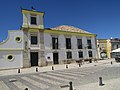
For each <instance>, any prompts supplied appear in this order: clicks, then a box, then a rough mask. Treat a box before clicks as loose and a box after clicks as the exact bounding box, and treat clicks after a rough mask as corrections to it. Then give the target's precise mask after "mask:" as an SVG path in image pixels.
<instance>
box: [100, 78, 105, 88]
mask: <svg viewBox="0 0 120 90" xmlns="http://www.w3.org/2000/svg"><path fill="white" fill-rule="evenodd" d="M103 85H104V84H103V83H102V77H99V86H103Z"/></svg>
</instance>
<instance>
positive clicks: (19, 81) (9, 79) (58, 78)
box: [0, 66, 104, 90]
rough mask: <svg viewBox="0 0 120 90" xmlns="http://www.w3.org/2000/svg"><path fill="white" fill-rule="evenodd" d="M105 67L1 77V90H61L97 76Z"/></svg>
mask: <svg viewBox="0 0 120 90" xmlns="http://www.w3.org/2000/svg"><path fill="white" fill-rule="evenodd" d="M102 69H104V67H102V66H101V67H100V66H99V67H97V66H93V67H89V68H87V67H86V68H80V67H79V68H75V69H65V70H53V71H47V72H36V73H31V74H23V75H21V74H20V75H9V76H1V77H0V90H24V89H25V88H28V90H61V89H64V88H66V87H69V82H70V81H72V82H76V81H77V80H80V79H81V78H84V77H85V76H87V75H92V74H95V73H96V72H98V71H100V70H102Z"/></svg>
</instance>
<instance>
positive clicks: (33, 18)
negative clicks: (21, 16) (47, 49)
mask: <svg viewBox="0 0 120 90" xmlns="http://www.w3.org/2000/svg"><path fill="white" fill-rule="evenodd" d="M31 24H33V25H36V24H37V20H36V16H31Z"/></svg>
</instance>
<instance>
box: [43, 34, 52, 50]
mask: <svg viewBox="0 0 120 90" xmlns="http://www.w3.org/2000/svg"><path fill="white" fill-rule="evenodd" d="M44 45H45V50H47V49H52V37H51V35H50V34H47V33H45V34H44Z"/></svg>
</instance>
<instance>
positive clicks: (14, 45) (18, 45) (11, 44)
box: [0, 30, 24, 49]
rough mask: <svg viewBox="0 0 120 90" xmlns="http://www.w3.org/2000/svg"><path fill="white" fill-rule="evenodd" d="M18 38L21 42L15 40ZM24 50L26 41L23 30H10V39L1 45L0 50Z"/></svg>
mask: <svg viewBox="0 0 120 90" xmlns="http://www.w3.org/2000/svg"><path fill="white" fill-rule="evenodd" d="M16 37H20V38H21V42H17V41H16V40H15V38H16ZM9 48H10V49H23V48H24V39H23V31H21V30H10V31H9V32H8V37H7V39H6V40H4V41H3V42H1V43H0V49H9Z"/></svg>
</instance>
